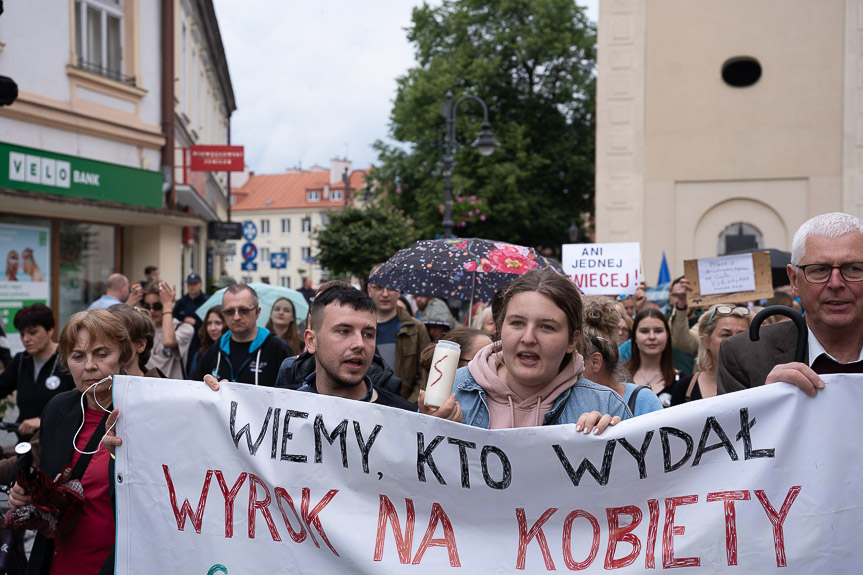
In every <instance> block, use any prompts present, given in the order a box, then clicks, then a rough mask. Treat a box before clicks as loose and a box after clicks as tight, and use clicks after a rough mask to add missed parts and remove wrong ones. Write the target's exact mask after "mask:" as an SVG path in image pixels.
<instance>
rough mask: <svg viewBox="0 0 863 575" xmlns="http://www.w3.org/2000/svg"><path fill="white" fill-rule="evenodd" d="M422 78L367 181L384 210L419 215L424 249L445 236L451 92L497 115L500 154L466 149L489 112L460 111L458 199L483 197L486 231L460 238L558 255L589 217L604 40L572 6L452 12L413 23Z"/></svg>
mask: <svg viewBox="0 0 863 575" xmlns="http://www.w3.org/2000/svg"><path fill="white" fill-rule="evenodd" d="M412 18H413V26H412V27H411V28H410V29H409V31H408V39H409V40H410V42H411V43H412V44H413V45H414V47H415V50H416V58H417V62H418V66H417V67H415V68H412V69H410V70H408V72H407V73H406V74H405V75H404V76H403V77H401V78H399V80H398V93H397V95H396V99H395V104H394V107H393V110H392V114H391V124H390V136H391V137H392V139H393V140H395V141H396V142H397V143H396V144H390V143H386V142H383V141H377V142H376V143H375V144H374V146H375V149H376V150H377V152H378V155H379V160H380V165H379V166H378V167H376V168H374V169H373V171H372V174H371V178H372V179H373V180H375V181H376V182H377V185H378V186H377V189H378V193H379V194H380V195H381V197H382V201H384V202H388V203H390V204H391V205H393V206H395V207H397V208H399V209H400V210H402V211H403V212H405V213H409V214H411V215H412V216H413V217H414V218H415V220H416V225H417V228H418V229H419V231H420V234H421V237H425V238H431V237H434V236H435V235H436V234H440V233H441V232H442V229H441V213H440V211H439V206H440V204H442V203H443V197H444V174H443V156H444V152H445V131H446V128H445V119H444V118H443V117H442V116H441V114H440V112H441V105H442V104H443V103H444V102H445V94H446V92H447V91H448V90H451V91H452V92H453V94H454V96H455V99H458V98H459V97H460V96H462V95H464V94H473V95H476V96H479V97H480V98H482V99H483V100H485V102H486V104H487V105H488V107H489V121H490V123H491V127H492V131H493V132H494V134H495V136H496V137H497V139H498V141H500V143H501V147H500V148H498V149H497V150H496V151H495V152H494V154H492V155H491V156H489V157H486V158H484V157H482V156H481V155H480V154H479V152H478V151H476V150H475V149H473V148H472V147H471V146H470V144H471V143H472V142H473V140H474V139H475V138H476V136H477V135H478V134H479V131H480V124H481V122H482V109H481V107H480V105H479V104H478V103H476V102H472V101H465V102H464V103H463V104H462V105H461V106H460V107H459V108H458V111H457V116H456V140H457V146H458V151H457V152H456V154H455V165H454V169H453V175H452V182H453V192H454V194H459V193H460V194H461V196H462V197H468V196H476V197H477V198H480V199H481V200H482V203H483V209H482V213H483V214H484V215H486V218H485V219H484V220H481V219H477V220H476V221H471V222H468V224H467V225H466V226H465V227H457V228H455V230H454V232H455V233H456V234H457V235H460V236H462V237H485V238H491V239H498V240H505V241H510V242H514V243H518V244H523V245H529V246H534V247H550V248H552V249H553V250H555V251H556V250H559V249H560V244H561V243H565V242H568V240H569V239H568V228H569V225H570V224H571V223H572V222H573V221H576V222H578V223H579V225H580V227H582V228H583V227H584V226H583V225H582V223H583V222H582V221H581V220H582V218H583V216H584V214H586V213H590V212H592V210H593V191H594V186H593V177H594V171H593V157H594V127H593V105H594V91H595V81H594V80H595V78H594V69H595V60H596V55H595V50H596V31H595V28H594V26H593V25H592V24H591V23H590V22H589V21H588V20H587V17H586V16H585V15H584V13H583V12H582V9H581V8H579V7H578V6H576V4H575V2H573V0H444V1H443V3H442V4H441V5H440V6H439V7H430V6H428V5H423V6H421V7H418V8H415V9H414V11H413V17H412Z"/></svg>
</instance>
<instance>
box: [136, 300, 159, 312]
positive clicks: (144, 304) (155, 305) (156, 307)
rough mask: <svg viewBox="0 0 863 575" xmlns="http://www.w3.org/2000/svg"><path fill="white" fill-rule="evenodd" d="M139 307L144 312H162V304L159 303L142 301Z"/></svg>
mask: <svg viewBox="0 0 863 575" xmlns="http://www.w3.org/2000/svg"><path fill="white" fill-rule="evenodd" d="M140 306H141V307H142V308H144V309H146V310H153V311H162V302H160V301H157V302H156V303H147V302H145V301H142V302H141V303H140Z"/></svg>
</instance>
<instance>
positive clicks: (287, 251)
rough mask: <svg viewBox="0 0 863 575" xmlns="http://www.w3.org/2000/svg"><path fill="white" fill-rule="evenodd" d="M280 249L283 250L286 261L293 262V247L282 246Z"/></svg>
mask: <svg viewBox="0 0 863 575" xmlns="http://www.w3.org/2000/svg"><path fill="white" fill-rule="evenodd" d="M279 251H281V252H282V253H283V254H285V263H291V248H282V249H281V250H279ZM288 287H290V286H288Z"/></svg>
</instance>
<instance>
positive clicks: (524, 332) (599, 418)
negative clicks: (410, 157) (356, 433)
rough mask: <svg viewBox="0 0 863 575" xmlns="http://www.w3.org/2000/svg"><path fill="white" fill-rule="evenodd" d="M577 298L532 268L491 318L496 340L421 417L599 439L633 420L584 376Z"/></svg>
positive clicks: (560, 280) (561, 281)
mask: <svg viewBox="0 0 863 575" xmlns="http://www.w3.org/2000/svg"><path fill="white" fill-rule="evenodd" d="M582 318H583V310H582V303H581V296H580V295H579V293H578V289H577V288H576V287H575V284H574V283H572V280H570V279H569V278H567V277H565V276H561V275H558V274H557V273H555V272H553V271H551V270H542V271H539V270H534V271H530V272H528V273H526V274H524V275H523V276H521V277H519V278H518V279H516V280H515V281H514V282H512V283H511V284H510V285H509V287H508V288H507V289H506V292H505V293H504V295H503V298H502V305H501V310H500V313H499V314H498V316H497V317H496V318H495V325H496V328H497V333H499V334H500V341H497V342H494V343H492V344H490V345H487V346H486V347H484V348H482V349H481V350H480V351H479V352H478V353H477V354H476V356H474V358H473V360H472V361H471V362H470V363H469V364H468V365H467V367H463V368H461V369H459V370H458V372H457V373H456V378H455V384H454V386H453V390H454V394H453V396H451V397H450V398H449V399H448V400H447V401H446V402H445V403H444V404H443V405H442V406H441V407H439V408H437V409H435V408H432V407H427V406H425V404H424V403H423V400H422V396H420V400H419V405H420V411H421V412H423V413H426V414H430V415H436V416H438V417H442V418H445V419H451V420H454V421H461V422H462V423H466V424H468V425H473V426H475V427H485V428H487V429H505V428H512V427H532V426H538V425H553V424H561V423H574V424H576V431H583V432H584V433H590V432H591V431H592V432H594V433H597V434H598V433H601V432H602V431H603V430H604V429H605V428H606V427H607V426H608V425H614V424H616V423H617V422H618V421H620V420H621V419H626V418H628V417H632V414H631V413H630V411H629V409H628V408H627V406H626V404H625V403H624V402H623V400H622V399H621V398H620V396H619V395H618V394H616V393H615V392H614V391H612V390H611V389H609V388H608V387H605V386H602V385H598V384H596V383H593V382H591V381H588V380H587V379H584V378H583V377H580V376H581V373H582V372H583V371H584V359H583V358H582V357H581V355H580V354H579V353H578V351H576V348H577V344H578V342H579V338H581V329H582Z"/></svg>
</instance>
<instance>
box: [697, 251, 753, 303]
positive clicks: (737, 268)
mask: <svg viewBox="0 0 863 575" xmlns="http://www.w3.org/2000/svg"><path fill="white" fill-rule="evenodd" d="M698 283H699V285H700V286H701V295H713V294H717V293H722V294H726V293H737V292H742V291H752V290H754V289H755V268H754V266H753V264H752V254H736V255H732V256H722V257H718V258H704V259H700V260H698Z"/></svg>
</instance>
